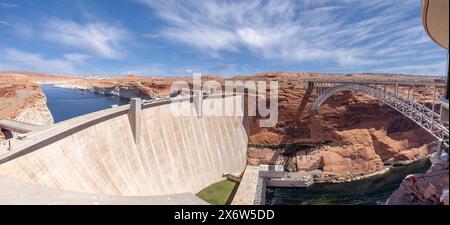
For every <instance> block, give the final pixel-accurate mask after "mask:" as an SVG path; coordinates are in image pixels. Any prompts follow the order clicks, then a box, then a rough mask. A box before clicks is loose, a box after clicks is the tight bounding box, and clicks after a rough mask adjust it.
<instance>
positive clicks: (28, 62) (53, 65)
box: [0, 48, 83, 74]
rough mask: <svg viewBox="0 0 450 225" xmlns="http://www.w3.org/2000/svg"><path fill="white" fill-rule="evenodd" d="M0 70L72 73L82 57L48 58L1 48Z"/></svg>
mask: <svg viewBox="0 0 450 225" xmlns="http://www.w3.org/2000/svg"><path fill="white" fill-rule="evenodd" d="M1 58H2V60H1V61H0V69H1V70H31V71H41V72H49V73H62V74H73V73H75V65H76V64H78V63H80V62H81V61H80V59H82V58H83V56H82V55H81V54H76V53H74V54H67V55H65V57H64V58H63V59H48V58H45V57H44V56H42V55H40V54H36V53H30V52H25V51H22V50H19V49H15V48H6V49H3V50H2V54H1Z"/></svg>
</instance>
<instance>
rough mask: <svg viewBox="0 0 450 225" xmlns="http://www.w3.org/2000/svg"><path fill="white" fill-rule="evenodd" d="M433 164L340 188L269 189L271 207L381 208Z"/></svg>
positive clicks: (422, 163) (398, 169)
mask: <svg viewBox="0 0 450 225" xmlns="http://www.w3.org/2000/svg"><path fill="white" fill-rule="evenodd" d="M430 166H431V163H430V161H429V160H421V161H418V162H416V163H413V164H411V165H408V166H400V167H394V168H393V169H391V170H390V171H389V172H388V173H387V174H383V175H378V176H374V177H370V178H366V179H363V180H358V181H352V182H347V183H340V184H313V185H311V186H310V187H308V188H275V187H272V188H271V187H269V188H267V195H266V204H267V205H317V204H320V205H379V204H384V203H385V202H386V200H387V199H388V198H389V196H390V195H391V194H392V193H393V192H394V191H395V190H396V189H397V188H398V187H399V185H400V183H401V182H402V180H403V179H404V178H405V177H406V176H407V175H408V174H415V173H423V172H425V171H426V170H427V169H428V168H430Z"/></svg>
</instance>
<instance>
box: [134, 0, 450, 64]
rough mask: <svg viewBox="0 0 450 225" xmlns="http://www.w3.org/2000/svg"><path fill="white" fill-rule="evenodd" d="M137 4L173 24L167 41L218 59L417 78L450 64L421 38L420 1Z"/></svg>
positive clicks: (167, 31) (165, 31) (164, 34)
mask: <svg viewBox="0 0 450 225" xmlns="http://www.w3.org/2000/svg"><path fill="white" fill-rule="evenodd" d="M139 1H140V2H142V3H144V4H146V5H147V6H149V7H150V8H152V9H153V10H154V12H155V13H157V15H158V16H159V17H160V18H161V19H162V20H164V22H165V23H167V24H168V26H167V27H164V28H162V29H161V30H160V33H159V34H160V35H161V36H162V37H163V38H167V39H169V40H172V41H174V42H178V43H184V44H187V45H189V46H191V47H194V48H197V49H199V50H201V51H203V52H204V53H207V54H209V55H211V56H214V57H218V56H221V53H224V52H248V53H250V54H252V55H253V56H256V57H260V58H263V59H267V60H281V61H283V62H289V63H300V64H305V63H319V64H327V65H328V66H329V68H348V69H361V70H369V71H373V70H375V69H377V68H382V67H386V65H391V64H392V63H395V64H396V65H397V67H398V68H404V69H405V71H413V69H411V68H414V67H411V66H412V65H435V64H436V63H441V62H443V61H444V60H445V59H444V57H445V55H443V54H442V52H441V51H440V49H439V48H438V47H436V46H434V45H433V44H432V42H431V41H430V40H429V39H428V38H427V37H426V35H425V33H424V32H423V29H422V25H421V18H420V2H419V1H415V0H412V1H411V0H409V1H382V0H373V1H359V0H358V1H356V0H341V1H322V0H317V1H302V2H300V1H295V0H285V1H280V0H269V1H260V0H255V1H176V0H167V1H153V0H139ZM153 35H157V34H153ZM418 71H429V70H425V69H424V70H422V69H420V68H419V67H417V70H416V72H418Z"/></svg>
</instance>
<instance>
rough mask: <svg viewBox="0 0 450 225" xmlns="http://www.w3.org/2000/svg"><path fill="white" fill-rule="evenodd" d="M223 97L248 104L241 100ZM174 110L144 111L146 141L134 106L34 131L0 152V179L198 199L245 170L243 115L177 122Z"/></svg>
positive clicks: (161, 106) (153, 107) (155, 106)
mask: <svg viewBox="0 0 450 225" xmlns="http://www.w3.org/2000/svg"><path fill="white" fill-rule="evenodd" d="M223 98H224V99H226V98H228V99H229V100H233V101H242V99H241V98H242V96H241V95H233V96H225V97H223ZM223 98H222V97H220V98H211V99H208V98H207V99H205V100H203V102H204V103H205V104H204V105H208V104H209V103H212V104H213V103H214V102H215V101H222V100H223ZM170 104H175V103H170V101H165V102H159V103H150V104H144V105H143V106H142V111H141V124H140V125H141V135H142V136H141V140H140V143H135V139H134V137H133V132H132V126H131V124H130V116H129V113H128V112H129V111H130V106H129V105H125V106H120V107H117V108H111V109H106V110H102V111H99V112H95V113H91V114H87V115H84V116H80V117H76V118H73V119H70V120H67V121H63V122H60V123H57V124H54V125H52V126H50V127H49V128H47V129H45V130H42V131H38V132H31V133H29V134H28V135H27V136H26V137H25V138H24V139H23V140H15V141H14V142H13V143H12V146H13V148H12V150H10V151H8V152H7V153H5V152H4V151H3V152H0V153H1V155H0V174H1V175H0V176H4V177H9V178H13V179H16V180H19V181H24V182H26V183H30V184H33V185H36V184H37V185H41V186H44V187H47V188H51V189H56V190H58V191H67V192H76V193H87V194H96V195H114V196H158V195H171V194H181V193H197V192H198V191H200V190H201V189H203V188H205V187H207V186H209V185H211V184H213V183H215V182H218V181H221V180H223V179H224V177H223V174H224V173H241V172H242V171H243V170H244V169H245V165H246V151H247V143H248V137H247V125H246V124H247V118H246V117H245V116H243V115H241V116H239V115H238V114H237V115H234V116H207V115H202V116H201V117H199V116H176V115H172V114H171V113H170ZM181 104H184V105H188V107H194V106H193V105H194V104H193V103H191V102H189V101H187V102H182V103H181ZM236 110H243V109H236Z"/></svg>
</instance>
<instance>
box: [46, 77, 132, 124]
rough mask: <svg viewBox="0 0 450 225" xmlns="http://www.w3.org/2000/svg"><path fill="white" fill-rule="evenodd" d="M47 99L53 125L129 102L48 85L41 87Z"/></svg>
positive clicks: (118, 98) (115, 97) (114, 97)
mask: <svg viewBox="0 0 450 225" xmlns="http://www.w3.org/2000/svg"><path fill="white" fill-rule="evenodd" d="M41 89H42V91H43V92H44V94H45V96H46V98H47V106H48V108H49V109H50V112H51V113H52V116H53V119H54V121H55V123H57V122H60V121H64V120H67V119H70V118H74V117H77V116H81V115H85V114H88V113H91V112H95V111H99V110H102V109H107V108H110V107H111V105H124V104H128V103H129V100H128V99H125V98H120V97H117V96H106V95H100V94H96V93H90V92H83V91H76V90H73V89H67V88H59V87H55V86H53V85H50V84H44V85H41Z"/></svg>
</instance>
